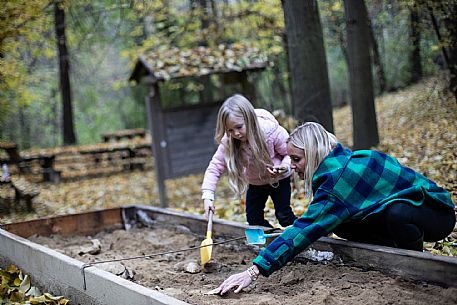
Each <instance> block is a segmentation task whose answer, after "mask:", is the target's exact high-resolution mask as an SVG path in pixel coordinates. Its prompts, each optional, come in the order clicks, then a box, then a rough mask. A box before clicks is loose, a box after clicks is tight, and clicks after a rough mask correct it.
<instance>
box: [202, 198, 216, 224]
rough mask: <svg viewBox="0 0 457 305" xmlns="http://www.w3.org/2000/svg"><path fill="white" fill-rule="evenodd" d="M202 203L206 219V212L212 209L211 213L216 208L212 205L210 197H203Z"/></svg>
mask: <svg viewBox="0 0 457 305" xmlns="http://www.w3.org/2000/svg"><path fill="white" fill-rule="evenodd" d="M203 204H204V207H205V218H206V219H208V214H209V211H210V210H211V211H213V213H215V212H216V208H215V207H214V201H213V200H211V199H204V200H203Z"/></svg>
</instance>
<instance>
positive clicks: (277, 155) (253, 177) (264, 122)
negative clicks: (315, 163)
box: [202, 109, 292, 200]
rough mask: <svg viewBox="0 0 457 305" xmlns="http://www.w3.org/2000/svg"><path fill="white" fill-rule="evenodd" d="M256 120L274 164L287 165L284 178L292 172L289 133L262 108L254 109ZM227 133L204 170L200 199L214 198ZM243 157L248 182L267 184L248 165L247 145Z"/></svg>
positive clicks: (220, 171) (221, 167) (223, 168)
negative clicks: (288, 142)
mask: <svg viewBox="0 0 457 305" xmlns="http://www.w3.org/2000/svg"><path fill="white" fill-rule="evenodd" d="M255 113H256V114H257V120H258V121H259V124H260V128H261V129H262V131H263V132H264V135H265V139H266V142H267V148H268V152H269V154H270V157H271V160H272V162H273V164H274V165H282V166H285V167H287V168H288V169H289V170H288V171H287V172H285V173H284V174H283V175H282V176H281V177H280V179H284V178H286V177H288V176H290V175H291V174H292V171H291V170H290V157H289V156H288V155H287V149H286V146H287V143H286V141H287V139H288V137H289V133H288V132H287V131H286V129H285V128H284V127H282V126H280V125H279V123H278V121H277V120H276V119H275V117H274V116H273V115H272V114H271V113H270V112H268V111H267V110H264V109H256V110H255ZM227 141H228V138H227V135H225V136H224V137H223V138H222V141H221V144H219V146H218V148H217V151H216V152H215V153H214V155H213V158H212V159H211V161H210V162H209V165H208V168H207V169H206V172H205V177H204V178H203V184H202V193H203V195H202V199H211V200H214V192H215V190H216V185H217V182H218V181H219V178H220V177H221V175H222V174H223V173H224V171H225V170H226V164H225V160H224V151H225V147H226V145H227ZM242 154H243V159H244V160H247V164H245V173H246V177H247V180H248V183H249V184H253V185H264V184H268V183H269V181H265V180H261V179H260V178H259V173H258V171H257V170H256V169H255V168H254V167H253V166H250V164H249V163H250V162H249V160H251V154H250V151H249V147H247V145H246V147H243V148H242Z"/></svg>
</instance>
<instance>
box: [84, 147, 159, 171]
mask: <svg viewBox="0 0 457 305" xmlns="http://www.w3.org/2000/svg"><path fill="white" fill-rule="evenodd" d="M150 147H151V144H150V143H146V142H144V143H136V144H129V143H116V144H108V143H106V144H98V145H96V146H87V147H85V148H82V149H80V150H79V153H80V154H81V155H91V156H92V158H93V161H94V163H95V165H99V164H100V163H101V161H102V160H103V159H104V158H103V157H104V156H105V157H106V158H105V159H106V160H107V161H109V162H113V163H115V162H119V161H121V163H122V166H123V168H124V170H130V171H133V170H135V169H139V170H144V166H145V163H146V161H145V160H143V159H141V158H137V157H138V156H137V150H138V149H142V148H149V149H150ZM116 159H118V160H116ZM119 159H120V160H119Z"/></svg>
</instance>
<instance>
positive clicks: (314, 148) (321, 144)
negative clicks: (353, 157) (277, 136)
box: [288, 122, 337, 198]
mask: <svg viewBox="0 0 457 305" xmlns="http://www.w3.org/2000/svg"><path fill="white" fill-rule="evenodd" d="M288 142H289V143H292V145H294V146H295V147H297V148H300V149H303V152H304V154H305V160H306V167H305V170H304V181H305V197H306V198H310V197H312V194H313V192H312V179H313V175H314V173H315V172H316V170H317V168H318V167H319V165H320V164H321V162H322V161H323V160H324V159H325V157H327V155H328V154H329V153H330V151H332V150H333V149H334V148H335V147H336V144H337V139H336V137H335V136H334V135H333V134H332V133H330V132H328V131H327V130H325V128H324V127H322V125H320V124H319V123H315V122H307V123H304V124H302V125H300V126H298V127H297V128H295V129H294V130H293V131H292V133H291V134H290V136H289V140H288Z"/></svg>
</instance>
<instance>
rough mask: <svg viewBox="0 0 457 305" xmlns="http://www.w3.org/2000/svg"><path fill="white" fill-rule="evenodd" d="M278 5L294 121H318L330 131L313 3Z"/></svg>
mask: <svg viewBox="0 0 457 305" xmlns="http://www.w3.org/2000/svg"><path fill="white" fill-rule="evenodd" d="M281 2H282V7H283V10H284V20H285V24H286V31H287V49H288V54H289V71H290V81H291V83H292V84H291V88H292V108H293V112H294V115H295V118H296V119H297V120H299V121H302V122H303V121H315V122H319V123H321V124H322V125H323V126H324V127H325V128H326V129H327V130H329V131H331V132H333V117H332V102H331V98H330V85H329V80H328V71H327V59H326V57H325V48H324V40H323V34H322V26H321V21H320V17H319V10H318V6H317V1H316V0H312V1H302V0H282V1H281Z"/></svg>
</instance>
